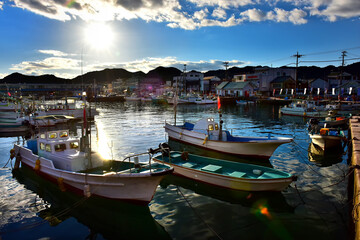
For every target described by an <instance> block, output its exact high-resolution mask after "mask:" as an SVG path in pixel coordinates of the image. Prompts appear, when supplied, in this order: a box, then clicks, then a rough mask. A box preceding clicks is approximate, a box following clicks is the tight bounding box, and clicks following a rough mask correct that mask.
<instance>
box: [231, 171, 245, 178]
mask: <svg viewBox="0 0 360 240" xmlns="http://www.w3.org/2000/svg"><path fill="white" fill-rule="evenodd" d="M245 174H246V173H244V172H239V171H234V172H232V173H230V174H229V176H231V177H238V178H241V177H243V176H244V175H245Z"/></svg>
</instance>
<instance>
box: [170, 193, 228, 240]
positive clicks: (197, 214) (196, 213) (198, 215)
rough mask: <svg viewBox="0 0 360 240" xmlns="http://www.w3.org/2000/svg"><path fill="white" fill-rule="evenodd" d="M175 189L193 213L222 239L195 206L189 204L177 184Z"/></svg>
mask: <svg viewBox="0 0 360 240" xmlns="http://www.w3.org/2000/svg"><path fill="white" fill-rule="evenodd" d="M176 188H177V191H178V192H179V193H180V194H181V196H182V197H183V199H184V200H185V201H186V203H187V204H188V205H189V207H190V208H191V209H192V210H193V212H194V213H195V215H196V216H197V217H198V218H200V220H201V221H202V222H203V223H204V224H205V225H206V226H207V227H208V228H209V229H210V231H211V232H212V233H213V234H214V235H216V236H217V237H218V238H219V239H222V238H221V237H220V235H219V234H218V233H217V232H216V231H215V230H214V229H213V228H212V227H211V226H210V225H209V224H207V223H206V221H205V220H204V219H203V218H202V217H201V216H200V214H199V213H198V212H197V211H196V210H195V208H194V207H193V206H192V205H191V203H190V202H189V201H188V199H187V198H186V197H185V195H184V194H183V193H182V191H181V190H180V188H179V186H176Z"/></svg>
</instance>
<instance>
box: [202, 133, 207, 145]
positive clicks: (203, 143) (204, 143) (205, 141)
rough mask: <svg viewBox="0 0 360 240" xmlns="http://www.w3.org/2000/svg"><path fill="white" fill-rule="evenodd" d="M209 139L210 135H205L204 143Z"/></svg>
mask: <svg viewBox="0 0 360 240" xmlns="http://www.w3.org/2000/svg"><path fill="white" fill-rule="evenodd" d="M207 139H208V136H207V135H206V137H205V139H204V141H203V145H205V143H206V141H207Z"/></svg>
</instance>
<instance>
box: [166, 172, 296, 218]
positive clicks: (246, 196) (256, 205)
mask: <svg viewBox="0 0 360 240" xmlns="http://www.w3.org/2000/svg"><path fill="white" fill-rule="evenodd" d="M169 185H174V186H178V187H182V188H185V189H188V190H191V191H193V192H195V193H197V194H200V195H202V196H207V197H211V198H213V199H217V200H221V201H224V202H228V203H231V204H240V205H241V206H243V207H248V208H251V209H253V211H257V210H259V209H261V208H263V207H266V208H267V209H268V210H269V211H274V212H293V207H291V206H290V205H289V204H288V203H287V202H286V199H285V197H284V196H283V195H282V193H281V192H249V191H239V190H231V189H226V188H222V187H217V186H214V185H209V184H206V183H202V182H198V181H194V180H192V179H189V178H184V177H180V176H176V175H168V176H166V177H165V178H164V179H163V180H162V181H161V183H160V186H161V187H162V188H167V187H169Z"/></svg>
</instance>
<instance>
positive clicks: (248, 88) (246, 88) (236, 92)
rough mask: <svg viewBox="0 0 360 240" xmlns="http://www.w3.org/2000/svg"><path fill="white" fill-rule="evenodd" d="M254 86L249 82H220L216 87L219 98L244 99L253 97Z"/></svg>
mask: <svg viewBox="0 0 360 240" xmlns="http://www.w3.org/2000/svg"><path fill="white" fill-rule="evenodd" d="M255 87H256V86H254V84H252V83H251V82H228V81H225V82H222V83H221V84H219V85H218V86H217V87H216V93H217V95H219V96H231V97H244V96H252V95H254V89H255Z"/></svg>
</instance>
